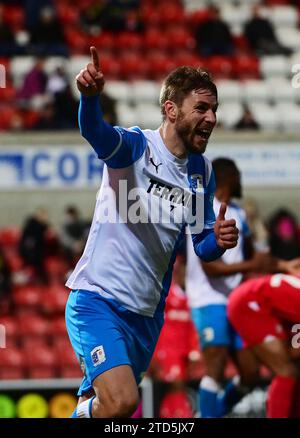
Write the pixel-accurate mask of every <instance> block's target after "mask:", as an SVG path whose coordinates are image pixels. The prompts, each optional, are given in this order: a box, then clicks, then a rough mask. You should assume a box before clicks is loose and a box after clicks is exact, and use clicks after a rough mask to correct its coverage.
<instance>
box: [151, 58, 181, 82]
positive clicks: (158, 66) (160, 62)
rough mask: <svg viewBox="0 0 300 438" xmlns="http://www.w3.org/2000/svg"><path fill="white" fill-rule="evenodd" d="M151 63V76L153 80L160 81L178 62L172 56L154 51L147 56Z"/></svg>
mask: <svg viewBox="0 0 300 438" xmlns="http://www.w3.org/2000/svg"><path fill="white" fill-rule="evenodd" d="M147 60H148V63H149V77H150V79H152V80H156V81H160V80H162V79H163V78H165V76H166V75H167V74H169V72H170V71H171V70H173V69H174V68H175V67H176V62H175V61H174V60H173V58H172V57H170V56H166V55H165V54H164V53H163V52H159V51H156V52H155V51H153V52H151V53H150V54H148V57H147Z"/></svg>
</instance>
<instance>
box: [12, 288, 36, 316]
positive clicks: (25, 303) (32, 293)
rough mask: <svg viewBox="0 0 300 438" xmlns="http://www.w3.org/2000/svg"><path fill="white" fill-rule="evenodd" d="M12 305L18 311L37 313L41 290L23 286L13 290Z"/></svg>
mask: <svg viewBox="0 0 300 438" xmlns="http://www.w3.org/2000/svg"><path fill="white" fill-rule="evenodd" d="M13 297H14V303H15V305H16V306H17V308H18V309H17V312H18V314H19V313H20V311H31V312H34V313H35V312H37V310H38V308H39V305H40V302H41V290H40V288H39V287H37V286H24V287H19V288H17V289H15V290H14V294H13Z"/></svg>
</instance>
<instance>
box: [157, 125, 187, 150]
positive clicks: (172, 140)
mask: <svg viewBox="0 0 300 438" xmlns="http://www.w3.org/2000/svg"><path fill="white" fill-rule="evenodd" d="M159 133H160V135H161V138H162V140H163V142H164V144H165V146H166V148H167V149H168V150H169V151H170V152H171V154H173V155H174V156H175V157H177V158H180V159H183V158H187V156H188V151H187V149H186V147H185V146H184V144H183V143H182V141H181V140H180V138H178V135H177V134H176V132H175V131H174V129H172V127H170V126H169V125H168V124H167V123H162V124H161V126H160V128H159Z"/></svg>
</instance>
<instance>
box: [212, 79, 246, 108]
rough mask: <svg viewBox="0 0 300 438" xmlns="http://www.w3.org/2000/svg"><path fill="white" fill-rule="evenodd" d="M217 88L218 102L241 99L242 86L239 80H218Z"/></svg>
mask: <svg viewBox="0 0 300 438" xmlns="http://www.w3.org/2000/svg"><path fill="white" fill-rule="evenodd" d="M217 88H218V96H219V101H220V103H225V102H240V101H241V98H242V86H241V84H240V83H239V81H233V80H219V81H217Z"/></svg>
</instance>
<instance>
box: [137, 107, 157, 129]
mask: <svg viewBox="0 0 300 438" xmlns="http://www.w3.org/2000/svg"><path fill="white" fill-rule="evenodd" d="M136 117H137V120H138V123H137V124H138V126H140V127H141V128H143V129H144V128H145V129H146V128H147V129H157V127H158V126H159V125H160V124H161V120H162V116H161V114H160V109H159V106H158V105H153V104H150V103H148V104H139V105H137V106H136Z"/></svg>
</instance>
